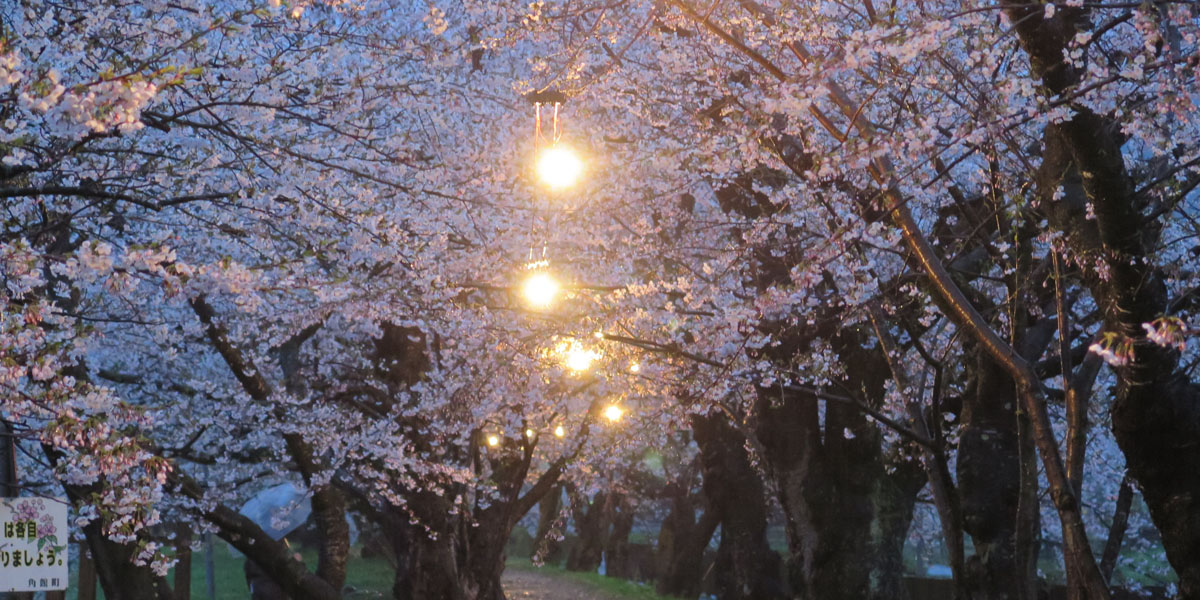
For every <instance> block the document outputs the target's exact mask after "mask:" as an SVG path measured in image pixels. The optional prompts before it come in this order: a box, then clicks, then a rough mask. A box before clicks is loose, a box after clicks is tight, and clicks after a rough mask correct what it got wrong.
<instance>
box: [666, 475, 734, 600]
mask: <svg viewBox="0 0 1200 600" xmlns="http://www.w3.org/2000/svg"><path fill="white" fill-rule="evenodd" d="M702 501H703V498H693V497H692V496H691V495H690V494H688V491H687V489H683V490H676V491H675V493H674V494H672V496H671V512H670V513H668V514H667V518H666V519H665V520H664V521H663V524H662V527H661V528H660V529H659V531H658V548H657V555H656V557H655V558H656V562H657V565H656V571H657V572H656V575H655V584H654V589H655V591H656V592H658V593H659V594H660V595H663V596H676V597H679V598H691V599H695V598H696V597H697V596H699V595H700V588H701V583H702V580H703V578H704V571H703V569H704V550H705V549H706V548H708V543H709V541H710V540H711V539H712V536H713V533H714V532H715V531H716V530H717V525H718V524H719V523H720V520H719V519H718V518H717V514H716V512H715V511H712V510H706V511H704V513H703V514H702V515H701V516H700V518H699V519H698V520H697V519H696V508H697V507H696V504H697V503H699V502H702Z"/></svg>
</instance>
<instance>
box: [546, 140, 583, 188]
mask: <svg viewBox="0 0 1200 600" xmlns="http://www.w3.org/2000/svg"><path fill="white" fill-rule="evenodd" d="M581 175H583V161H582V160H580V158H579V155H577V154H575V152H574V151H573V150H571V148H569V147H568V146H565V145H562V144H555V145H553V146H550V147H549V148H546V149H545V150H543V151H542V154H541V156H539V157H538V160H537V176H538V179H540V180H542V183H544V184H546V186H548V187H549V188H550V189H553V190H562V189H566V188H569V187H571V186H573V185H575V182H577V181H579V177H580V176H581Z"/></svg>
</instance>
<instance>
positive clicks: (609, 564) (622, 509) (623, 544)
mask: <svg viewBox="0 0 1200 600" xmlns="http://www.w3.org/2000/svg"><path fill="white" fill-rule="evenodd" d="M609 506H610V509H611V513H612V517H611V520H612V530H611V531H609V533H608V539H607V540H606V542H605V544H604V565H605V570H604V574H605V575H608V576H609V577H620V578H622V579H632V578H633V576H634V572H635V569H634V568H633V567H632V565H631V563H630V561H629V534H630V533H633V517H634V505H633V502H632V501H631V500H630V499H629V497H628V496H626V495H624V494H614V495H612V496H611V497H610V498H609Z"/></svg>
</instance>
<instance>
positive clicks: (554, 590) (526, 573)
mask: <svg viewBox="0 0 1200 600" xmlns="http://www.w3.org/2000/svg"><path fill="white" fill-rule="evenodd" d="M503 582H504V592H505V595H507V596H508V598H509V600H560V599H564V598H565V599H569V600H660V599H661V600H665V599H663V597H662V596H659V595H657V594H655V593H654V588H653V587H651V586H649V585H645V584H637V583H632V582H629V581H624V580H621V579H615V578H612V577H605V576H603V575H600V574H597V573H573V572H570V571H564V570H563V569H561V568H558V567H542V568H537V567H534V566H533V565H531V564H529V562H528V561H523V560H510V561H509V562H508V565H507V567H506V568H505V569H504V577H503Z"/></svg>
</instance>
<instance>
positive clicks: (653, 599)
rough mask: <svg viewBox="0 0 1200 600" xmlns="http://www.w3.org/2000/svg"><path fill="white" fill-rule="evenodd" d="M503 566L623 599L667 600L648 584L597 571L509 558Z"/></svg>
mask: <svg viewBox="0 0 1200 600" xmlns="http://www.w3.org/2000/svg"><path fill="white" fill-rule="evenodd" d="M504 568H506V569H513V570H516V571H536V572H538V573H543V574H545V575H548V576H551V577H558V578H562V579H568V580H571V581H575V582H578V583H581V584H583V585H586V586H588V587H590V588H593V589H596V590H600V591H602V592H605V593H607V594H609V595H612V596H614V597H617V598H622V599H623V600H669V599H668V598H667V597H666V596H659V595H658V594H656V593H654V588H653V587H651V586H650V585H647V584H644V583H636V582H633V581H626V580H624V579H617V578H616V577H608V576H605V575H601V574H599V573H584V572H578V571H568V570H566V569H564V568H562V567H558V566H551V565H546V566H543V567H536V566H534V565H533V564H532V563H530V562H529V561H528V560H525V559H510V560H509V561H508V562H507V563H505V565H504Z"/></svg>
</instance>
